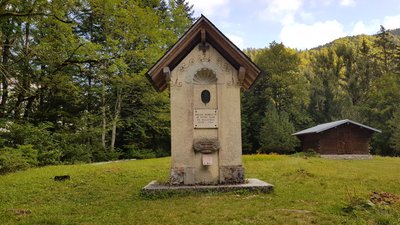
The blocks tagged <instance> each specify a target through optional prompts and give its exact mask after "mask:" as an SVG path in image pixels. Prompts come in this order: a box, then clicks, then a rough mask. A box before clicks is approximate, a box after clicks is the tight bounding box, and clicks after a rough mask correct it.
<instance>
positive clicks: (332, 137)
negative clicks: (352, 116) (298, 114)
mask: <svg viewBox="0 0 400 225" xmlns="http://www.w3.org/2000/svg"><path fill="white" fill-rule="evenodd" d="M375 132H378V133H381V131H380V130H377V129H375V128H372V127H369V126H366V125H363V124H360V123H357V122H354V121H351V120H348V119H345V120H339V121H335V122H330V123H324V124H320V125H317V126H315V127H311V128H308V129H306V130H302V131H299V132H297V133H294V134H293V135H295V136H297V137H298V138H299V139H300V141H301V147H302V150H303V151H309V150H310V149H312V150H314V151H315V152H317V153H319V154H321V155H369V141H370V139H371V137H372V135H373V134H374V133H375Z"/></svg>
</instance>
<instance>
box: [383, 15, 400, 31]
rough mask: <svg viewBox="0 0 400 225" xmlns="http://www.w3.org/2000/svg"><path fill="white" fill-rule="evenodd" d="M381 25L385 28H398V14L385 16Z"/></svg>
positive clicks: (399, 21)
mask: <svg viewBox="0 0 400 225" xmlns="http://www.w3.org/2000/svg"><path fill="white" fill-rule="evenodd" d="M382 25H383V26H384V27H385V29H396V28H400V14H399V15H396V16H386V17H385V18H384V19H383V22H382Z"/></svg>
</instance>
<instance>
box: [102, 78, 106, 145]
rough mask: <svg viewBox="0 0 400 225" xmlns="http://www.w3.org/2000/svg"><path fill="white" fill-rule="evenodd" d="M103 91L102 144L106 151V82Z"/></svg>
mask: <svg viewBox="0 0 400 225" xmlns="http://www.w3.org/2000/svg"><path fill="white" fill-rule="evenodd" d="M102 86H103V87H102V91H101V104H102V106H101V114H102V117H103V122H102V123H103V124H102V125H103V129H102V132H101V143H102V145H103V148H104V149H106V147H107V146H106V132H107V129H106V125H107V118H106V93H105V92H106V87H105V84H104V81H102Z"/></svg>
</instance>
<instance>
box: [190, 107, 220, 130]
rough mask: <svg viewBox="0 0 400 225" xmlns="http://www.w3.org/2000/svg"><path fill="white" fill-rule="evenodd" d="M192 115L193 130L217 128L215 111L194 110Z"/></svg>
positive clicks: (216, 112)
mask: <svg viewBox="0 0 400 225" xmlns="http://www.w3.org/2000/svg"><path fill="white" fill-rule="evenodd" d="M193 114H194V115H193V120H194V121H193V124H194V128H218V110H217V109H195V110H194V111H193Z"/></svg>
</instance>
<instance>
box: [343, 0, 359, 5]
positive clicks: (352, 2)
mask: <svg viewBox="0 0 400 225" xmlns="http://www.w3.org/2000/svg"><path fill="white" fill-rule="evenodd" d="M339 3H340V5H341V6H355V5H356V1H355V0H340V2H339Z"/></svg>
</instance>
